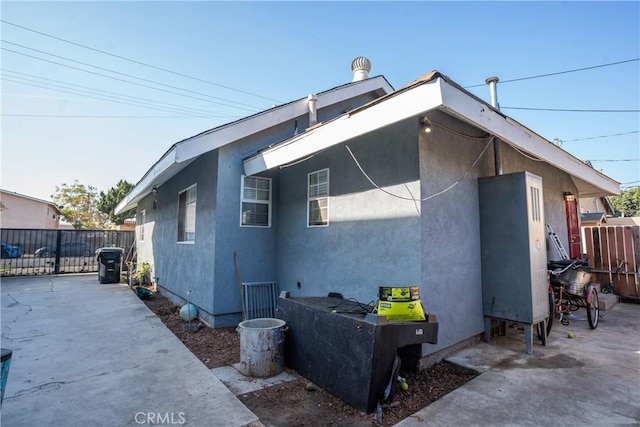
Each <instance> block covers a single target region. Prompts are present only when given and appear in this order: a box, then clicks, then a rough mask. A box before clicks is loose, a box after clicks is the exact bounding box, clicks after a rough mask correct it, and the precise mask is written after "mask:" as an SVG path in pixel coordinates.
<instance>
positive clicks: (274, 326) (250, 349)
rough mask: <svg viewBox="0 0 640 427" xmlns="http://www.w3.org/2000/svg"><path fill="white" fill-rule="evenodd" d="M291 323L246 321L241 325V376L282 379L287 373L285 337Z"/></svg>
mask: <svg viewBox="0 0 640 427" xmlns="http://www.w3.org/2000/svg"><path fill="white" fill-rule="evenodd" d="M286 325H287V323H286V322H285V321H284V320H281V319H274V318H261V319H252V320H245V321H244V322H240V324H239V325H238V329H237V331H238V333H239V334H240V369H239V370H240V373H242V375H245V376H248V377H254V378H266V377H272V376H274V375H278V374H279V373H281V372H282V371H283V370H284V346H283V343H284V333H285V331H286V329H287V327H286Z"/></svg>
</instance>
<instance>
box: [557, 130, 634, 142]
mask: <svg viewBox="0 0 640 427" xmlns="http://www.w3.org/2000/svg"><path fill="white" fill-rule="evenodd" d="M634 133H638V131H637V130H632V131H631V132H622V133H612V134H610V135H600V136H590V137H587V138H576V139H558V141H560V142H575V141H586V140H589V139H600V138H609V137H612V136H622V135H631V134H634Z"/></svg>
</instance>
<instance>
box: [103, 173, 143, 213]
mask: <svg viewBox="0 0 640 427" xmlns="http://www.w3.org/2000/svg"><path fill="white" fill-rule="evenodd" d="M133 187H134V185H133V184H131V183H129V182H127V181H125V180H123V179H121V180H120V181H118V184H117V185H116V186H115V187H112V188H110V189H109V190H108V191H107V192H106V194H105V193H104V192H102V191H101V192H100V200H99V201H98V210H99V211H100V212H102V213H104V214H107V215H108V216H109V220H110V221H111V222H112V223H114V224H124V220H125V219H128V218H134V217H135V216H136V210H135V208H134V209H129V210H128V211H126V212H123V213H121V214H119V215H116V214H115V212H114V211H115V208H116V206H118V203H120V201H122V199H124V198H125V196H126V195H127V194H129V193H130V192H131V190H133Z"/></svg>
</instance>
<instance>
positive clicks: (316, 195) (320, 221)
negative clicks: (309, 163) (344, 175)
mask: <svg viewBox="0 0 640 427" xmlns="http://www.w3.org/2000/svg"><path fill="white" fill-rule="evenodd" d="M307 200H308V203H307V219H308V225H309V227H317V226H325V225H329V169H322V170H319V171H316V172H311V173H310V174H309V180H308V197H307Z"/></svg>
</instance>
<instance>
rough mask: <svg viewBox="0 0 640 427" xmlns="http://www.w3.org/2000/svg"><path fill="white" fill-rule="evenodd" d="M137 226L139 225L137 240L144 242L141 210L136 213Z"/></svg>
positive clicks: (142, 211) (143, 213)
mask: <svg viewBox="0 0 640 427" xmlns="http://www.w3.org/2000/svg"><path fill="white" fill-rule="evenodd" d="M137 222H138V224H140V225H139V226H138V240H139V241H141V242H144V223H145V211H144V210H141V211H140V213H138V220H137Z"/></svg>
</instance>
